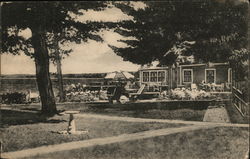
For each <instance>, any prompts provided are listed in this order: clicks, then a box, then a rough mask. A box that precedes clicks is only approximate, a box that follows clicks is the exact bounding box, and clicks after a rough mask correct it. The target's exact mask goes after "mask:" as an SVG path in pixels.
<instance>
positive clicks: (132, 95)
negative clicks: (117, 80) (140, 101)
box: [129, 84, 145, 100]
mask: <svg viewBox="0 0 250 159" xmlns="http://www.w3.org/2000/svg"><path fill="white" fill-rule="evenodd" d="M144 88H145V84H142V85H141V87H140V88H139V89H138V91H137V92H136V93H129V98H130V99H132V100H135V99H137V98H138V97H139V96H140V95H141V94H142V92H143V90H144Z"/></svg>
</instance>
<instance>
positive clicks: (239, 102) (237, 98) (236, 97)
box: [232, 87, 250, 117]
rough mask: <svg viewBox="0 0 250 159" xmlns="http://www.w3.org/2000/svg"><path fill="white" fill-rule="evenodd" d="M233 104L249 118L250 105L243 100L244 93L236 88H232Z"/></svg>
mask: <svg viewBox="0 0 250 159" xmlns="http://www.w3.org/2000/svg"><path fill="white" fill-rule="evenodd" d="M232 95H233V99H232V103H233V105H234V106H235V107H236V108H237V109H238V111H239V112H240V113H241V115H242V116H244V117H247V116H248V117H249V115H250V114H249V104H248V103H247V102H245V101H244V100H243V93H242V92H241V91H240V90H238V89H237V88H236V87H233V88H232Z"/></svg>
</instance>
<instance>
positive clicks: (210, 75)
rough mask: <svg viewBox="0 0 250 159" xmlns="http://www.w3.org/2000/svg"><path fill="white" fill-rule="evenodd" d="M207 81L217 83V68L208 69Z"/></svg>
mask: <svg viewBox="0 0 250 159" xmlns="http://www.w3.org/2000/svg"><path fill="white" fill-rule="evenodd" d="M205 75H206V83H215V69H206V73H205Z"/></svg>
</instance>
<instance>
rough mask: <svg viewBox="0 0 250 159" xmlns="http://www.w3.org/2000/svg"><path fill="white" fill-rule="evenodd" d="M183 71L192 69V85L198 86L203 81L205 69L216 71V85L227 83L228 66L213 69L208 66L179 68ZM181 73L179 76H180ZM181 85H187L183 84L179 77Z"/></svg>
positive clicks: (218, 66) (217, 66)
mask: <svg viewBox="0 0 250 159" xmlns="http://www.w3.org/2000/svg"><path fill="white" fill-rule="evenodd" d="M181 68H182V71H183V69H192V70H193V83H196V84H200V83H201V82H202V80H204V81H205V69H215V70H216V79H215V80H216V81H215V82H216V84H221V83H225V82H227V81H228V69H229V66H228V65H216V66H213V67H208V66H205V65H204V66H185V67H181ZM182 75H183V73H182V74H181V76H182ZM181 81H182V84H183V85H189V84H184V83H183V77H181Z"/></svg>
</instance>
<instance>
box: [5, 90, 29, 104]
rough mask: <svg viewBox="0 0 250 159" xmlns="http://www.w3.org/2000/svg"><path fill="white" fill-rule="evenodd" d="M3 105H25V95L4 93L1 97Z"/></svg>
mask: <svg viewBox="0 0 250 159" xmlns="http://www.w3.org/2000/svg"><path fill="white" fill-rule="evenodd" d="M1 103H3V104H24V103H26V94H25V93H22V92H13V93H4V94H2V95H1Z"/></svg>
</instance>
